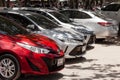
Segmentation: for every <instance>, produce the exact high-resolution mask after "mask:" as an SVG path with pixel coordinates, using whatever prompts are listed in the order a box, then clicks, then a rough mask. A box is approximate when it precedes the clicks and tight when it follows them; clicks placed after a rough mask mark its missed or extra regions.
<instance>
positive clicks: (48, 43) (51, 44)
mask: <svg viewBox="0 0 120 80" xmlns="http://www.w3.org/2000/svg"><path fill="white" fill-rule="evenodd" d="M13 39H14V40H15V41H16V42H20V43H24V44H29V45H32V46H38V47H43V48H47V49H53V50H57V49H58V46H57V44H56V42H55V41H53V40H52V39H50V38H48V37H45V36H42V35H39V34H29V35H15V36H14V37H13Z"/></svg>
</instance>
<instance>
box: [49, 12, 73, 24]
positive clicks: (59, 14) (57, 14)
mask: <svg viewBox="0 0 120 80" xmlns="http://www.w3.org/2000/svg"><path fill="white" fill-rule="evenodd" d="M50 14H52V15H53V16H55V17H56V18H57V19H58V20H60V21H61V22H64V23H70V22H71V21H70V19H69V18H68V17H66V16H65V15H63V14H61V13H58V12H50Z"/></svg>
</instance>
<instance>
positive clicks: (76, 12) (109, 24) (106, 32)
mask: <svg viewBox="0 0 120 80" xmlns="http://www.w3.org/2000/svg"><path fill="white" fill-rule="evenodd" d="M60 12H61V13H63V14H64V15H66V16H68V17H69V18H70V19H72V20H73V21H74V22H76V24H82V25H84V26H86V27H88V28H91V29H92V30H93V31H94V32H95V35H96V38H97V39H107V38H111V37H116V36H117V33H118V23H117V22H116V21H115V20H112V19H110V18H107V17H106V16H104V15H103V14H100V13H95V12H91V11H85V10H82V9H66V10H61V11H60Z"/></svg>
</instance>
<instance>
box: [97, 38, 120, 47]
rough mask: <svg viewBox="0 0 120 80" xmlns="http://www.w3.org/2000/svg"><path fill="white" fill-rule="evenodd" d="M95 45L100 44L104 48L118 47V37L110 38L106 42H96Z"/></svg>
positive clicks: (119, 44) (119, 41)
mask: <svg viewBox="0 0 120 80" xmlns="http://www.w3.org/2000/svg"><path fill="white" fill-rule="evenodd" d="M95 44H101V45H105V46H112V45H115V46H120V37H116V38H111V39H107V40H96V42H95Z"/></svg>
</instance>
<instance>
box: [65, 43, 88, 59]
mask: <svg viewBox="0 0 120 80" xmlns="http://www.w3.org/2000/svg"><path fill="white" fill-rule="evenodd" d="M86 46H87V45H86V43H84V44H83V45H79V44H72V43H69V44H65V45H64V46H63V47H64V50H63V51H64V53H65V58H76V57H77V56H82V55H83V54H85V52H86Z"/></svg>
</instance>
